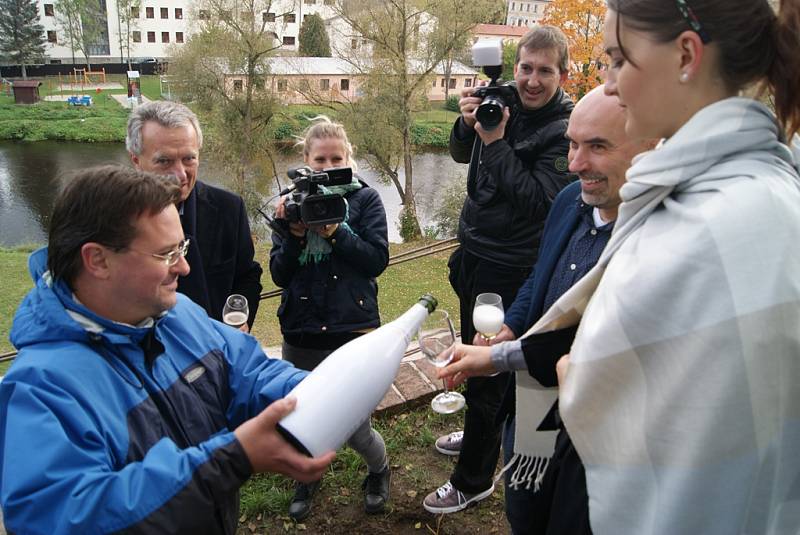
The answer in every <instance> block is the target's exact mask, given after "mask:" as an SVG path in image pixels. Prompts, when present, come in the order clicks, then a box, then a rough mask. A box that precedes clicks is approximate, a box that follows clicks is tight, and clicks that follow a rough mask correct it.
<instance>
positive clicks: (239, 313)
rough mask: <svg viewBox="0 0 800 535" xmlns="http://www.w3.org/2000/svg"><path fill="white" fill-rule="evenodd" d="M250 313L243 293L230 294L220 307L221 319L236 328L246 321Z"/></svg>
mask: <svg viewBox="0 0 800 535" xmlns="http://www.w3.org/2000/svg"><path fill="white" fill-rule="evenodd" d="M249 315H250V308H249V307H248V306H247V298H246V297H245V296H243V295H239V294H232V295H229V296H228V299H226V300H225V306H224V307H223V308H222V321H223V322H224V323H226V324H228V325H230V326H231V327H233V328H235V329H238V328H240V327H241V326H242V325H244V324H245V323H247V317H248V316H249Z"/></svg>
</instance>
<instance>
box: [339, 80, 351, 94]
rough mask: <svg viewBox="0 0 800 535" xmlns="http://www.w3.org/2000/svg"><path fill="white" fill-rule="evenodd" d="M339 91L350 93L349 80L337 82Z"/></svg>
mask: <svg viewBox="0 0 800 535" xmlns="http://www.w3.org/2000/svg"><path fill="white" fill-rule="evenodd" d="M339 89H341V90H342V91H350V79H349V78H342V79H341V80H339Z"/></svg>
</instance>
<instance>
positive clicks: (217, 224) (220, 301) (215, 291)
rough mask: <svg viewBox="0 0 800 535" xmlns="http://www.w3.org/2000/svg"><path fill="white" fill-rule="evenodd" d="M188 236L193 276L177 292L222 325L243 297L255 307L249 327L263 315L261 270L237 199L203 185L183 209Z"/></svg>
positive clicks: (180, 282)
mask: <svg viewBox="0 0 800 535" xmlns="http://www.w3.org/2000/svg"><path fill="white" fill-rule="evenodd" d="M181 226H182V227H183V233H184V235H185V236H186V237H187V238H190V240H191V243H190V244H189V252H188V253H187V255H186V260H187V261H188V262H189V267H190V268H191V272H190V273H189V275H187V276H186V277H180V278H179V279H178V291H179V292H181V293H182V294H184V295H186V296H188V297H189V299H191V300H192V301H194V302H195V303H197V304H198V305H200V306H201V307H203V308H204V309H205V310H206V313H208V315H209V316H211V317H212V318H214V319H215V320H219V321H221V320H222V307H224V306H225V300H226V299H227V298H228V296H229V295H231V294H241V295H243V296H245V297H246V298H247V301H248V304H249V306H250V317H249V318H248V320H247V323H248V325H250V326H252V325H253V320H254V319H255V317H256V312H257V311H258V304H259V299H260V297H261V273H262V270H261V266H260V265H259V263H258V262H256V261H255V259H254V256H255V250H254V248H253V237H252V234H251V233H250V221H249V220H248V219H247V210H245V206H244V201H243V200H242V198H241V197H239V196H238V195H236V194H234V193H231V192H229V191H225V190H224V189H220V188H216V187H214V186H209V185H208V184H204V183H203V182H200V181H199V180H198V181H197V183H196V184H195V186H194V189H193V190H192V193H191V194H190V195H189V198H188V199H186V201H185V202H184V203H183V214H182V215H181Z"/></svg>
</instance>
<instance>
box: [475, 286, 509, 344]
mask: <svg viewBox="0 0 800 535" xmlns="http://www.w3.org/2000/svg"><path fill="white" fill-rule="evenodd" d="M503 320H505V312H504V311H503V298H502V297H500V296H499V295H498V294H495V293H482V294H479V295H478V297H477V298H476V299H475V307H474V308H473V309H472V324H473V325H474V326H475V330H476V331H478V332H479V333H480V335H481V336H483V338H484V339H485V340H491V339H492V338H494V337H495V336H497V335H498V333H500V330H501V329H502V328H503Z"/></svg>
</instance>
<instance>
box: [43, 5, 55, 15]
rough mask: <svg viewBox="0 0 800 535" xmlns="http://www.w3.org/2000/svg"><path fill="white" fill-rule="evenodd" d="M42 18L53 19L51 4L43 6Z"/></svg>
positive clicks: (53, 13)
mask: <svg viewBox="0 0 800 535" xmlns="http://www.w3.org/2000/svg"><path fill="white" fill-rule="evenodd" d="M44 16H45V17H55V12H53V4H45V5H44Z"/></svg>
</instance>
